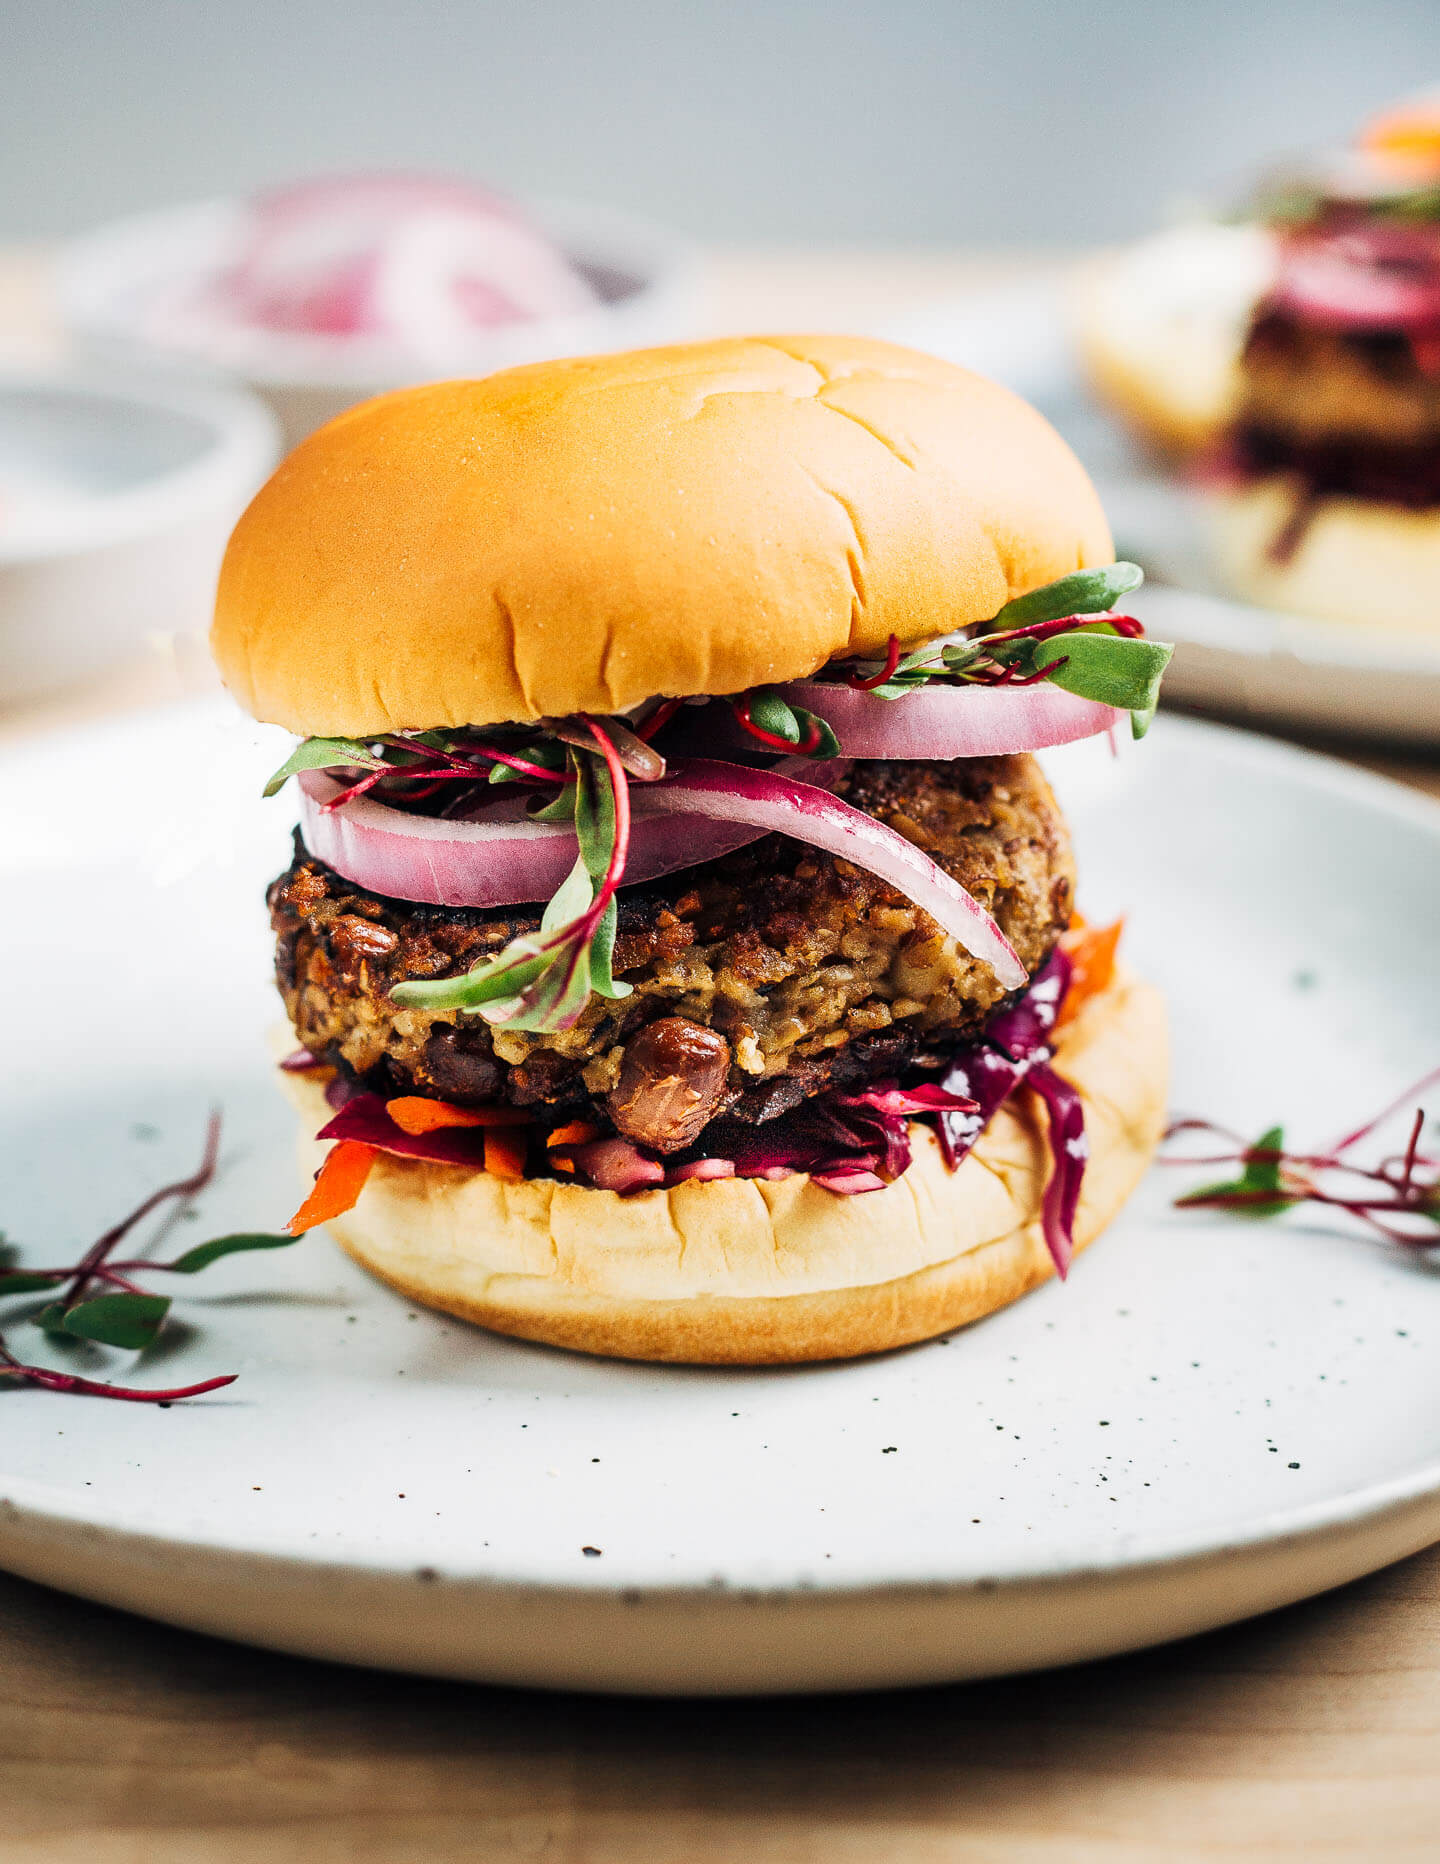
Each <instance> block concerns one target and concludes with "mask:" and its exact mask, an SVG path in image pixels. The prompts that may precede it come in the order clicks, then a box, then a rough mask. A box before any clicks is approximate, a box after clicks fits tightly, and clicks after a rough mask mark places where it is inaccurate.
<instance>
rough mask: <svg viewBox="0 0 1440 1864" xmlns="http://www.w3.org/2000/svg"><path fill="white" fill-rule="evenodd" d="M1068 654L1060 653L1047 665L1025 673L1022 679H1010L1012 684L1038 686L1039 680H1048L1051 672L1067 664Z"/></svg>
mask: <svg viewBox="0 0 1440 1864" xmlns="http://www.w3.org/2000/svg"><path fill="white" fill-rule="evenodd" d="M1069 659H1070V656H1069V655H1068V654H1062V655H1061V656H1060V658H1059V659H1058V660H1052V661H1051V662H1050V664H1049V665H1048V666H1044V667H1041V668H1040V670H1039V671H1038V672H1037V673H1027V674H1026V675H1025V677H1024V679H1015V680H1011V682H1010V684H1011V685H1012V686H1038V685H1039V684H1040V682H1041V680H1048V679H1049V677H1050V675H1051V674H1052V673H1058V672H1059V671H1060V669H1061V667H1063V666H1065V665H1067V664H1068V662H1069Z"/></svg>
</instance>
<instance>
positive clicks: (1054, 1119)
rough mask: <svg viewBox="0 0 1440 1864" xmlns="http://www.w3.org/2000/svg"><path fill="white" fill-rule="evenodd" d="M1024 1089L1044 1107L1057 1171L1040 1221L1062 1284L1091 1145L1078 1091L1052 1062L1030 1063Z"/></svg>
mask: <svg viewBox="0 0 1440 1864" xmlns="http://www.w3.org/2000/svg"><path fill="white" fill-rule="evenodd" d="M1025 1085H1026V1086H1027V1087H1029V1088H1031V1089H1032V1090H1033V1091H1034V1092H1035V1093H1036V1094H1038V1095H1039V1097H1040V1099H1041V1100H1043V1101H1044V1103H1045V1112H1046V1116H1047V1121H1048V1127H1049V1134H1050V1157H1051V1161H1052V1164H1053V1169H1052V1170H1051V1173H1050V1178H1049V1182H1048V1183H1047V1184H1046V1186H1045V1199H1044V1202H1043V1204H1042V1205H1041V1210H1040V1220H1041V1224H1042V1226H1043V1228H1044V1231H1045V1247H1046V1248H1047V1249H1048V1250H1049V1251H1050V1257H1051V1260H1052V1261H1053V1262H1054V1264H1055V1273H1056V1274H1057V1275H1058V1276H1059V1277H1060V1279H1061V1280H1062V1281H1063V1280H1064V1279H1065V1276H1066V1274H1067V1273H1068V1271H1069V1268H1070V1258H1071V1257H1072V1256H1073V1255H1074V1253H1075V1209H1076V1206H1077V1205H1078V1204H1079V1202H1080V1185H1081V1182H1082V1180H1083V1179H1084V1176H1085V1162H1086V1160H1087V1159H1088V1158H1089V1156H1090V1141H1089V1139H1088V1138H1087V1137H1086V1135H1085V1109H1084V1107H1083V1106H1082V1105H1081V1102H1080V1096H1079V1094H1078V1093H1077V1091H1076V1090H1075V1088H1074V1087H1073V1086H1072V1085H1071V1083H1070V1082H1069V1081H1066V1080H1063V1079H1062V1078H1061V1077H1060V1076H1059V1075H1058V1074H1056V1072H1055V1070H1054V1069H1053V1068H1052V1067H1051V1066H1050V1064H1049V1062H1048V1061H1040V1062H1035V1063H1033V1064H1032V1065H1031V1068H1030V1072H1029V1073H1028V1074H1027V1075H1026V1077H1025Z"/></svg>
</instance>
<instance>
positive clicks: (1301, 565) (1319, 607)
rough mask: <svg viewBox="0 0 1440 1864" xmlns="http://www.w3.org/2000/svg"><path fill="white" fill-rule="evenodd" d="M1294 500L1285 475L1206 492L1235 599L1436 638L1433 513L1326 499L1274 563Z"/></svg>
mask: <svg viewBox="0 0 1440 1864" xmlns="http://www.w3.org/2000/svg"><path fill="white" fill-rule="evenodd" d="M1302 496H1303V492H1302V488H1301V485H1300V482H1299V480H1298V479H1296V478H1294V477H1292V476H1290V475H1288V474H1285V475H1279V476H1276V477H1274V478H1268V479H1261V480H1258V481H1256V482H1255V483H1254V484H1252V485H1247V486H1245V487H1243V488H1241V489H1240V490H1237V491H1230V492H1219V493H1216V494H1214V495H1213V498H1212V501H1211V504H1212V514H1213V524H1212V529H1213V534H1214V540H1215V555H1216V559H1217V561H1218V563H1219V566H1220V571H1221V574H1222V575H1223V577H1224V578H1225V580H1226V582H1227V583H1228V584H1229V585H1230V587H1231V588H1232V589H1233V590H1234V592H1235V593H1236V595H1238V596H1241V597H1242V598H1243V599H1244V600H1246V601H1248V602H1254V603H1256V604H1257V605H1258V606H1259V607H1261V608H1278V609H1283V610H1285V612H1286V613H1287V614H1292V615H1309V616H1311V617H1312V618H1313V619H1315V620H1317V621H1339V622H1345V623H1347V624H1353V625H1358V626H1360V627H1365V628H1377V629H1382V630H1392V631H1393V630H1403V631H1405V632H1406V633H1426V634H1431V635H1434V636H1436V637H1437V638H1440V511H1437V510H1430V511H1411V510H1409V509H1408V508H1407V507H1406V506H1404V505H1386V504H1381V503H1380V502H1379V501H1378V500H1374V499H1361V498H1326V499H1324V500H1322V501H1321V503H1320V504H1319V505H1318V506H1317V507H1316V509H1315V512H1314V514H1313V515H1312V516H1311V518H1310V519H1309V521H1308V523H1307V524H1306V526H1305V530H1304V532H1303V534H1302V536H1301V538H1300V541H1299V544H1298V546H1297V547H1296V549H1295V550H1294V552H1293V553H1292V554H1291V555H1289V556H1288V557H1287V558H1286V560H1285V561H1284V562H1283V563H1280V562H1276V561H1275V559H1274V558H1273V557H1272V556H1271V554H1270V552H1271V550H1272V548H1273V546H1274V543H1275V539H1276V538H1277V537H1278V536H1279V535H1280V534H1281V532H1282V531H1283V530H1284V528H1285V526H1286V524H1287V523H1288V522H1289V521H1290V519H1291V517H1292V515H1293V514H1294V512H1295V509H1296V506H1297V503H1298V501H1299V500H1300V498H1301V497H1302Z"/></svg>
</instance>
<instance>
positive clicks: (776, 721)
mask: <svg viewBox="0 0 1440 1864" xmlns="http://www.w3.org/2000/svg"><path fill="white" fill-rule="evenodd" d="M748 708H749V712H750V723H751V724H752V725H758V726H759V727H760V729H761V731H768V732H769V733H770V735H771V737H772V738H783V739H784V740H785V742H786V743H787V744H798V743H799V742H800V740H801V738H802V736H803V735H804V734H803V732H802V731H801V729H800V721H799V719H798V718H796V716H795V713H794V710H793V708H792V707H790V706H789V705H787V704H786V702H785V701H784V700H783V699H782V698H781V697H780V695H779V693H777V692H774V691H772V690H771V689H770V688H769V687H768V686H761V687H758V688H757V689H756V690H755V691H754V692H752V693H751V694H750V696H749V700H748Z"/></svg>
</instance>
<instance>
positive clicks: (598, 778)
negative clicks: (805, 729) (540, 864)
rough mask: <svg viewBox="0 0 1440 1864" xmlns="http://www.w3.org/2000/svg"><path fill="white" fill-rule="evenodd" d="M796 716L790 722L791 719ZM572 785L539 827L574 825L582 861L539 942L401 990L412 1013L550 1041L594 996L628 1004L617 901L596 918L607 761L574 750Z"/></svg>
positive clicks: (605, 850)
mask: <svg viewBox="0 0 1440 1864" xmlns="http://www.w3.org/2000/svg"><path fill="white" fill-rule="evenodd" d="M792 716H793V715H792ZM569 756H570V763H571V768H572V772H573V775H574V779H575V780H574V782H573V783H571V784H570V785H569V786H567V788H566V789H565V791H564V792H563V793H562V794H561V795H560V796H558V797H556V798H555V800H554V801H553V802H552V803H549V804H547V805H546V807H545V808H544V809H542V810H537V811H536V812H535V816H536V819H537V820H547V821H565V820H570V819H573V821H574V824H575V836H576V841H577V843H578V849H579V851H578V853H577V855H576V859H575V865H574V866H573V867H572V868H571V869H570V872H569V873H568V874H567V875H566V876H565V879H564V880H563V881H562V882H561V884H560V886H559V888H558V889H557V890H556V892H555V893H554V895H553V896H552V898H551V900H550V902H549V904H548V905H547V906H546V908H545V911H544V914H543V916H542V917H541V920H540V930H539V934H538V936H532V935H528V934H527V935H526V936H524V937H521V938H516V939H512V940H511V941H510V943H509V944H508V945H507V946H506V947H505V949H504V950H503V951H502V952H499V953H497V955H496V956H495V957H493V958H487V959H484V960H482V962H481V963H479V964H477V965H476V966H475V967H474V968H473V969H472V970H470V971H468V972H467V973H466V974H465V976H463V977H443V978H431V979H425V980H418V979H417V980H415V981H412V982H409V983H404V984H397V985H396V986H395V988H394V989H393V990H392V991H391V993H390V995H391V998H392V1000H393V1001H394V1002H396V1003H399V1004H401V1005H402V1006H404V1007H407V1008H416V1009H427V1010H442V1009H443V1010H450V1009H455V1010H483V1011H484V1013H485V1014H487V1016H488V1017H489V1019H490V1020H491V1021H493V1022H503V1023H504V1025H505V1027H506V1028H507V1029H524V1030H534V1031H537V1032H540V1033H553V1032H555V1031H557V1030H561V1029H568V1028H570V1027H571V1026H572V1025H573V1024H574V1022H575V1021H576V1019H577V1018H578V1017H579V1015H580V1014H581V1012H582V1011H583V1010H584V1008H585V1005H586V1003H587V1002H588V1001H589V999H590V995H591V992H592V991H595V992H598V993H599V994H600V995H602V996H606V997H613V998H618V997H628V996H629V995H630V990H631V986H630V985H629V984H622V983H619V982H617V980H616V979H615V977H614V976H613V974H612V971H611V962H612V954H613V951H614V945H615V926H616V920H617V912H616V907H615V902H614V900H613V899H612V900H611V901H610V902H609V903H608V905H607V906H606V909H605V911H604V912H603V913H602V914H601V915H600V917H599V920H598V922H596V921H593V920H592V919H591V918H590V914H591V910H592V908H593V906H594V903H595V900H596V898H597V897H598V895H599V891H600V888H601V887H602V885H603V884H604V880H605V875H606V873H607V871H608V869H609V866H610V857H611V854H612V852H613V850H614V846H615V798H614V795H613V793H612V791H611V788H610V779H609V774H608V772H607V771H606V769H605V766H604V764H603V762H602V760H601V759H600V758H599V757H598V756H595V755H592V754H591V753H590V752H587V751H582V750H579V749H578V748H574V747H572V748H571V750H570V753H569Z"/></svg>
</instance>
